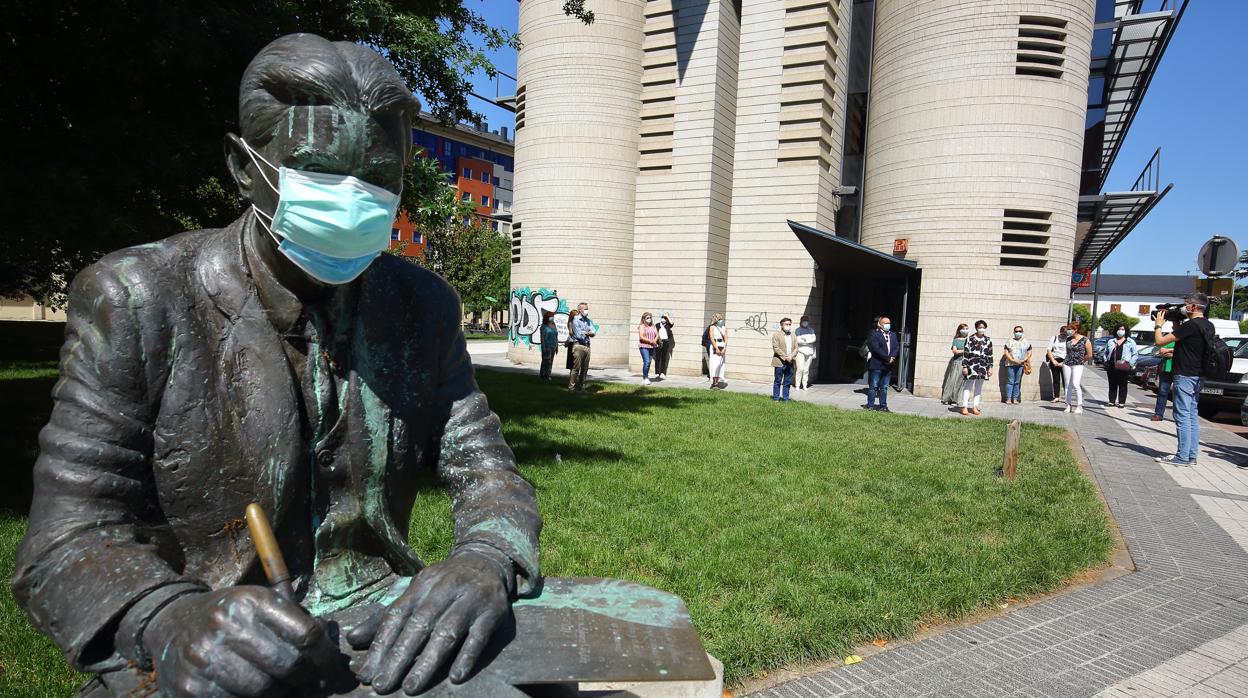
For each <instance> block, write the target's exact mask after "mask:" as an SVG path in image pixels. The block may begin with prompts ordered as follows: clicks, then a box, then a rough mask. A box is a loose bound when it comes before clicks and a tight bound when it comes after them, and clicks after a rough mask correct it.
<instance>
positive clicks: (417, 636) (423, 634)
mask: <svg viewBox="0 0 1248 698" xmlns="http://www.w3.org/2000/svg"><path fill="white" fill-rule="evenodd" d="M433 600H438V599H436V598H435V599H433ZM444 608H445V606H444V605H438V606H435V605H433V604H432V603H426V604H425V605H423V606H421V607H420V608H418V609H416V612H415V613H413V614H412V617H411V618H409V619H408V621H407V626H406V627H404V628H403V632H402V633H400V634H399V638H398V640H396V641H395V643H394V645H393V646H392V647H391V649H390V653H389V654H388V655H387V656H386V663H385V666H384V667H383V668H382V670H381V673H380V674H379V675H378V677H377V678H376V679H375V680H374V681H373V690H375V691H376V692H378V693H389V692H391V691H393V690H395V689H397V688H398V687H399V683H400V682H401V681H402V680H403V676H404V674H406V673H407V670H408V668H409V667H411V666H412V662H414V661H415V660H416V654H417V653H418V652H420V650H421V648H422V647H424V646H425V643H426V641H428V639H429V636H430V633H432V632H433V629H434V619H435V618H437V617H439V616H441V615H442V611H443V609H444Z"/></svg>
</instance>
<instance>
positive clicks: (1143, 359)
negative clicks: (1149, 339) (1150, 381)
mask: <svg viewBox="0 0 1248 698" xmlns="http://www.w3.org/2000/svg"><path fill="white" fill-rule="evenodd" d="M1137 356H1138V358H1137V359H1136V360H1135V368H1134V369H1132V371H1131V375H1130V376H1128V378H1129V379H1130V380H1131V381H1133V382H1135V383H1139V384H1140V385H1143V384H1144V381H1143V380H1142V376H1143V374H1144V371H1145V369H1148V368H1152V367H1153V366H1156V365H1158V364H1160V363H1161V357H1160V356H1158V355H1157V347H1156V345H1149V346H1147V347H1140V351H1139V354H1138V355H1137Z"/></svg>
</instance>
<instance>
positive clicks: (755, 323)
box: [737, 312, 767, 335]
mask: <svg viewBox="0 0 1248 698" xmlns="http://www.w3.org/2000/svg"><path fill="white" fill-rule="evenodd" d="M737 330H753V331H755V332H757V333H759V334H763V335H765V334H767V313H765V312H764V313H755V314H753V315H751V316H749V317H747V318H746V319H745V325H744V326H743V327H738V328H737Z"/></svg>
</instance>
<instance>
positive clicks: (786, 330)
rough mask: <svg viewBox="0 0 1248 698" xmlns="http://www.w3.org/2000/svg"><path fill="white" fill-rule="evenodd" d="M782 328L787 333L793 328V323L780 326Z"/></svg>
mask: <svg viewBox="0 0 1248 698" xmlns="http://www.w3.org/2000/svg"><path fill="white" fill-rule="evenodd" d="M780 329H781V330H783V331H784V333H785V334H788V333H789V331H790V330H792V329H793V326H792V325H781V326H780Z"/></svg>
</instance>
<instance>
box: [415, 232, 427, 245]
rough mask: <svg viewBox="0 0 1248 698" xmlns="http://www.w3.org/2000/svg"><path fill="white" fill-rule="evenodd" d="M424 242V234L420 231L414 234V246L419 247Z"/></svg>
mask: <svg viewBox="0 0 1248 698" xmlns="http://www.w3.org/2000/svg"><path fill="white" fill-rule="evenodd" d="M424 241H425V236H424V234H423V233H421V232H420V231H419V230H416V231H413V232H412V244H413V245H419V244H420V243H422V242H424Z"/></svg>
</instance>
